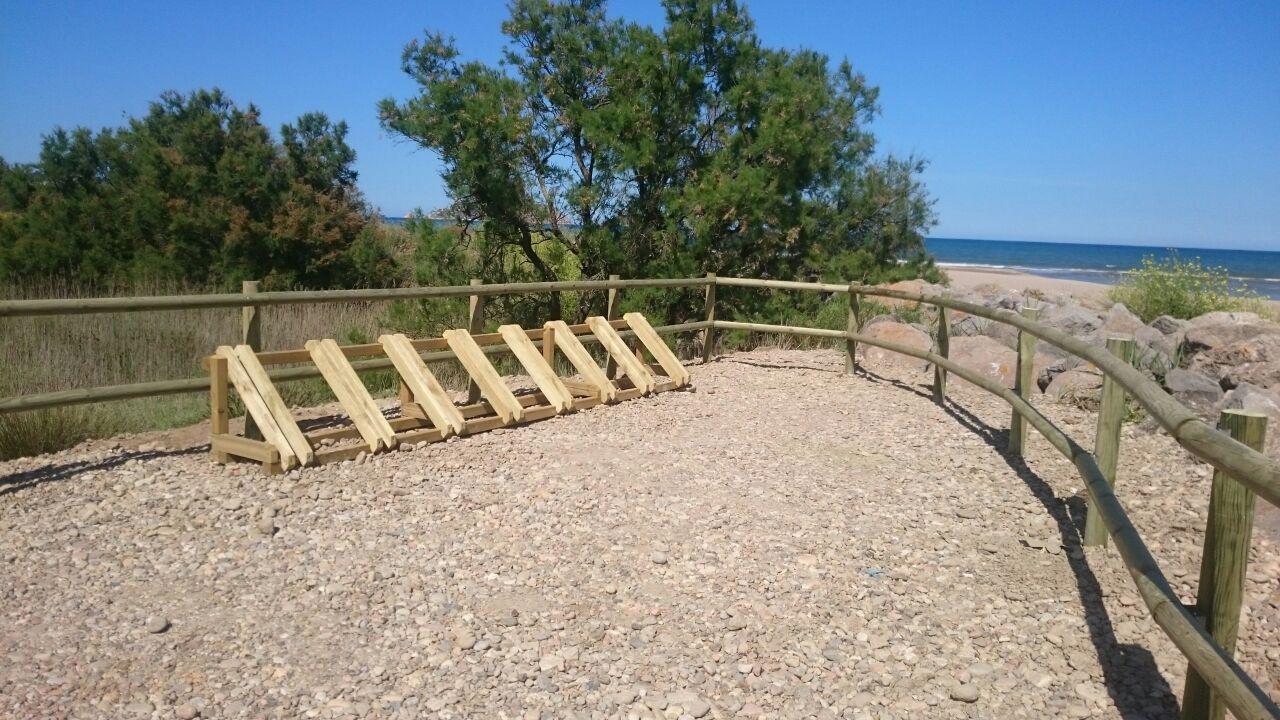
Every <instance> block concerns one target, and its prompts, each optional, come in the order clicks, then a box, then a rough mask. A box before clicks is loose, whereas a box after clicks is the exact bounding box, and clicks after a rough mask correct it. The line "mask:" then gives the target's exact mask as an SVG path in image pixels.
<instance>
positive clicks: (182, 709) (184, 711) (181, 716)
mask: <svg viewBox="0 0 1280 720" xmlns="http://www.w3.org/2000/svg"><path fill="white" fill-rule="evenodd" d="M173 712H174V714H175V715H177V716H178V720H193V718H197V717H199V716H200V710H199V709H198V708H196V706H195V705H192V704H191V703H183V704H181V705H179V706H178V708H177V709H176V710H174V711H173Z"/></svg>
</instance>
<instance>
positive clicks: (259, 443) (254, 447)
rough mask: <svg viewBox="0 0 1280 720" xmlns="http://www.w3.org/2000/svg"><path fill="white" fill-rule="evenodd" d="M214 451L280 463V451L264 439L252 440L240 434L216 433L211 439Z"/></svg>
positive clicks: (268, 463)
mask: <svg viewBox="0 0 1280 720" xmlns="http://www.w3.org/2000/svg"><path fill="white" fill-rule="evenodd" d="M210 445H212V447H213V450H214V452H220V453H223V454H225V455H235V456H236V457H239V458H247V459H249V460H257V461H258V462H260V463H264V464H267V465H270V464H279V463H280V451H279V450H278V449H276V447H275V446H274V445H272V444H270V443H268V442H266V441H263V440H250V439H249V438H246V437H240V436H239V435H214V436H213V437H212V439H211V441H210Z"/></svg>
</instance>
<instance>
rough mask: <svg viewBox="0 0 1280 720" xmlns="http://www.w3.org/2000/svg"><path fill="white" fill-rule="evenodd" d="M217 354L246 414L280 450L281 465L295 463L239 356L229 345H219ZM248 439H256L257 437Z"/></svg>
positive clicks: (285, 440) (287, 466) (296, 460)
mask: <svg viewBox="0 0 1280 720" xmlns="http://www.w3.org/2000/svg"><path fill="white" fill-rule="evenodd" d="M218 355H219V356H220V357H222V358H223V359H224V360H226V361H227V377H228V378H229V379H230V380H231V384H232V386H234V387H235V389H236V393H237V394H238V395H239V396H240V401H241V402H243V403H244V408H245V412H246V414H247V415H248V416H249V417H251V418H253V419H254V421H255V422H256V423H257V426H258V428H259V429H260V430H261V431H262V436H263V438H264V439H265V440H266V441H267V442H268V443H270V444H271V445H273V446H275V448H276V449H277V450H279V451H280V464H281V466H283V467H284V469H285V470H288V469H290V468H292V467H293V466H294V465H297V464H298V456H297V455H295V454H294V452H293V448H292V446H290V444H289V441H288V440H287V439H285V436H284V433H282V432H281V431H280V426H279V425H277V424H276V421H275V418H274V417H272V415H271V411H270V410H268V409H267V404H266V402H265V401H264V400H263V399H262V396H261V395H259V394H258V388H257V387H256V386H255V385H254V383H253V380H252V379H250V377H249V373H248V372H247V371H245V369H244V365H242V364H241V363H240V358H239V357H238V356H237V355H236V351H235V349H234V348H232V347H231V346H229V345H222V346H219V347H218ZM249 439H250V440H257V438H249Z"/></svg>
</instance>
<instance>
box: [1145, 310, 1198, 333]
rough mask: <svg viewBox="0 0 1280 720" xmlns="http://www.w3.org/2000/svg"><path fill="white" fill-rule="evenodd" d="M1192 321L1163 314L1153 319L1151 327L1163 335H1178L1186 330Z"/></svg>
mask: <svg viewBox="0 0 1280 720" xmlns="http://www.w3.org/2000/svg"><path fill="white" fill-rule="evenodd" d="M1190 326H1191V323H1190V322H1188V321H1186V320H1181V319H1179V318H1176V317H1173V316H1171V315H1161V316H1160V317H1158V318H1156V319H1155V320H1152V321H1151V329H1153V330H1155V331H1156V332H1158V333H1160V334H1161V335H1177V334H1180V333H1183V332H1186V330H1187V328H1188V327H1190Z"/></svg>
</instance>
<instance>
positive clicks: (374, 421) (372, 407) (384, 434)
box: [322, 339, 400, 450]
mask: <svg viewBox="0 0 1280 720" xmlns="http://www.w3.org/2000/svg"><path fill="white" fill-rule="evenodd" d="M322 342H323V343H324V344H325V347H326V352H328V354H329V356H330V357H331V358H332V359H333V362H334V364H335V365H336V366H337V367H338V369H339V372H341V373H342V376H343V378H345V380H346V384H347V387H349V388H350V389H351V393H352V395H353V396H354V397H355V399H357V400H358V401H359V402H360V404H361V405H362V406H363V407H364V411H365V415H366V416H367V417H368V418H369V422H370V424H371V425H372V426H373V429H374V431H375V432H376V433H377V434H378V442H379V445H380V446H381V447H382V448H384V449H387V450H391V449H394V448H395V447H397V446H398V445H399V444H400V441H399V440H397V439H396V432H395V430H393V429H392V428H391V423H389V422H387V419H386V418H385V417H383V415H382V409H381V408H379V407H378V404H377V403H376V402H374V401H373V396H372V395H370V394H369V389H368V388H366V387H365V386H364V382H363V381H362V380H361V379H360V376H359V375H357V374H356V371H355V368H353V367H351V361H350V360H349V359H348V358H347V355H346V353H344V352H343V351H342V347H341V346H339V345H338V343H337V341H335V340H328V339H326V340H323V341H322Z"/></svg>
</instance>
